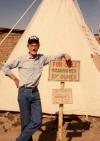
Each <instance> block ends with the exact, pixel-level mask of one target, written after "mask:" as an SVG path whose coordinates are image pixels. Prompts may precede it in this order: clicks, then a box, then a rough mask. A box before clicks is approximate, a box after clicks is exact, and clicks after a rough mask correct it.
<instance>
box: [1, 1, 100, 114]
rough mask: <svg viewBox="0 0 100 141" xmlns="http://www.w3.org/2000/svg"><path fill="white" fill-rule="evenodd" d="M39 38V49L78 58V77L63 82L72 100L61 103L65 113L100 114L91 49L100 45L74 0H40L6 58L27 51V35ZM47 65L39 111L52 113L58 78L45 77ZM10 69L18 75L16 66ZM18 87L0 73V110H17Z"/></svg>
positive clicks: (99, 79) (97, 50) (98, 50)
mask: <svg viewBox="0 0 100 141" xmlns="http://www.w3.org/2000/svg"><path fill="white" fill-rule="evenodd" d="M32 35H36V36H38V37H39V38H40V49H39V53H43V54H45V55H57V54H61V53H68V54H70V55H71V57H72V60H79V61H80V81H79V82H66V83H65V88H72V96H73V104H65V105H64V114H77V115H92V116H100V73H99V71H98V70H97V68H96V66H95V64H94V62H93V58H91V53H93V54H100V46H99V44H98V43H97V41H96V40H95V38H94V36H93V35H92V33H91V31H90V30H89V28H88V27H87V25H86V23H85V21H84V19H83V17H82V15H81V12H80V10H79V9H78V8H77V6H76V5H75V3H74V1H73V0H43V1H42V2H41V4H40V6H39V7H38V9H37V11H36V13H35V15H34V16H33V18H32V20H31V22H30V23H29V25H28V26H27V28H26V30H25V32H24V34H23V35H22V37H21V39H20V40H19V42H18V44H17V45H16V47H15V48H14V50H13V52H12V54H11V55H10V57H9V59H8V61H7V62H10V61H12V60H14V59H15V58H17V57H18V56H22V55H24V54H26V53H27V40H28V37H29V36H32ZM48 67H49V66H48V65H47V66H45V67H44V70H43V73H42V77H41V80H40V83H39V91H40V97H41V102H42V112H43V113H49V114H55V113H58V111H59V105H58V104H53V103H52V89H56V88H60V82H53V81H48ZM12 72H13V73H14V74H15V75H16V76H18V70H17V69H14V70H12ZM17 91H18V89H17V88H16V86H15V85H14V82H13V81H12V80H10V79H9V78H7V77H6V76H4V75H3V74H2V72H1V73H0V110H10V111H19V107H18V103H17V95H18V94H17Z"/></svg>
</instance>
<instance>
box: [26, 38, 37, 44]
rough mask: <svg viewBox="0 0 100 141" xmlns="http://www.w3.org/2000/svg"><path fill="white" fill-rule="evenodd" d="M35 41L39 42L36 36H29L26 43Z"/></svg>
mask: <svg viewBox="0 0 100 141" xmlns="http://www.w3.org/2000/svg"><path fill="white" fill-rule="evenodd" d="M32 43H37V44H39V38H38V37H37V36H31V37H29V39H28V44H32Z"/></svg>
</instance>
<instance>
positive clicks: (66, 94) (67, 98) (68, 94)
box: [52, 88, 73, 104]
mask: <svg viewBox="0 0 100 141" xmlns="http://www.w3.org/2000/svg"><path fill="white" fill-rule="evenodd" d="M52 94H53V95H52V96H53V104H72V103H73V102H72V89H70V88H69V89H53V90H52Z"/></svg>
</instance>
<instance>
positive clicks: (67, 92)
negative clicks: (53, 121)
mask: <svg viewBox="0 0 100 141" xmlns="http://www.w3.org/2000/svg"><path fill="white" fill-rule="evenodd" d="M79 71H80V62H79V61H72V66H71V67H70V68H69V67H68V66H67V63H66V61H65V59H64V58H62V60H52V61H50V65H49V80H50V81H60V87H61V88H60V89H53V103H54V104H59V116H58V136H59V141H63V104H72V90H71V89H70V88H69V89H64V86H65V81H79V79H80V78H79Z"/></svg>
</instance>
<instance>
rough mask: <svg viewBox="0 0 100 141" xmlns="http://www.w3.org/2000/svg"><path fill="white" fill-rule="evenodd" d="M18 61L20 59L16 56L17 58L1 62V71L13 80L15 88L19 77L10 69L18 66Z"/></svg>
mask: <svg viewBox="0 0 100 141" xmlns="http://www.w3.org/2000/svg"><path fill="white" fill-rule="evenodd" d="M19 61H20V59H19V57H18V58H17V59H15V60H14V61H12V62H10V63H5V64H2V72H3V73H4V74H5V76H8V77H9V78H10V79H12V80H13V81H14V83H15V85H16V86H17V88H18V85H19V79H18V78H17V77H16V76H15V75H14V74H13V73H12V72H11V69H13V68H16V67H18V65H19Z"/></svg>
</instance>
